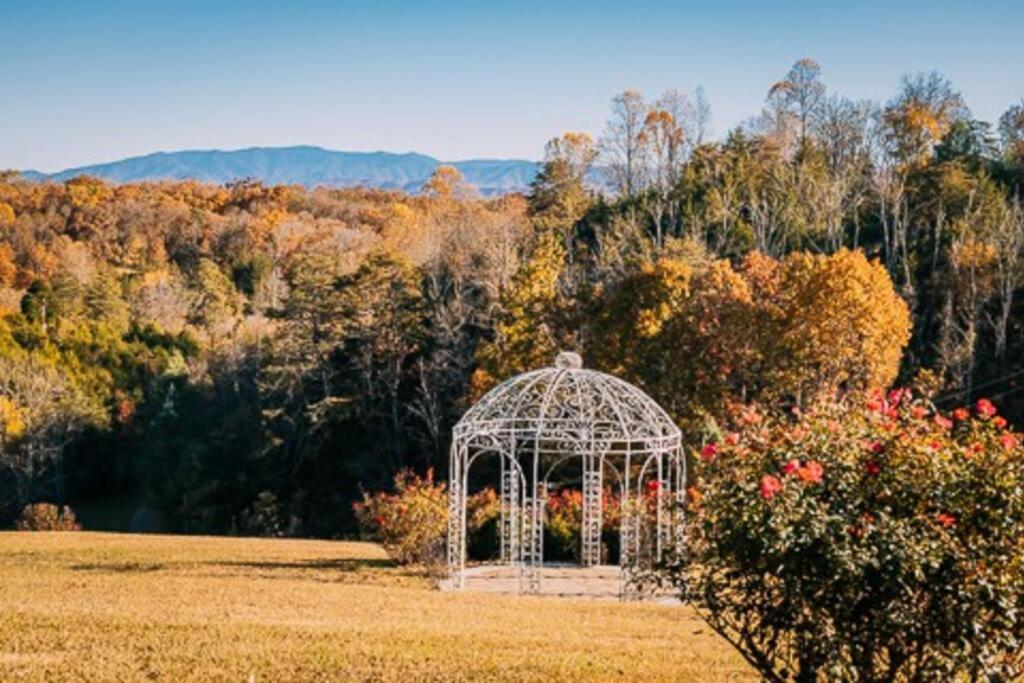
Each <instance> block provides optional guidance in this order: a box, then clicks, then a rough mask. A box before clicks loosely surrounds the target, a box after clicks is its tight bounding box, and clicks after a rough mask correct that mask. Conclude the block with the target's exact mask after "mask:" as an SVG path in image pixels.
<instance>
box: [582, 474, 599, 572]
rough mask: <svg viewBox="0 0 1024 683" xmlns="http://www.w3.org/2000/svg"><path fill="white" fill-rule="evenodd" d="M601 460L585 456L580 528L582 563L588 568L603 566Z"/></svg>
mask: <svg viewBox="0 0 1024 683" xmlns="http://www.w3.org/2000/svg"><path fill="white" fill-rule="evenodd" d="M601 497H602V476H601V458H600V457H598V456H595V455H593V454H587V455H584V456H583V523H582V525H581V527H580V534H581V538H580V562H581V563H582V564H583V565H584V566H586V567H593V566H596V565H599V564H601V526H602V521H603V520H602V515H601V507H602V506H601V503H602V501H601Z"/></svg>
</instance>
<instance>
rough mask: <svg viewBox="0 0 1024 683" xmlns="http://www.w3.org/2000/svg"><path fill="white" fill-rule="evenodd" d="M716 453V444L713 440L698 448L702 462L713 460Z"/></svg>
mask: <svg viewBox="0 0 1024 683" xmlns="http://www.w3.org/2000/svg"><path fill="white" fill-rule="evenodd" d="M716 455H718V444H716V443H715V442H713V441H712V442H711V443H709V444H708V445H707V446H705V447H704V448H702V449H700V459H701V460H703V461H704V462H708V461H709V460H714V459H715V456H716Z"/></svg>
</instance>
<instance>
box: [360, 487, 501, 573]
mask: <svg viewBox="0 0 1024 683" xmlns="http://www.w3.org/2000/svg"><path fill="white" fill-rule="evenodd" d="M394 486H395V491H394V493H385V492H379V493H372V494H371V493H364V494H363V500H362V501H361V502H357V503H355V504H354V505H353V506H352V507H353V509H354V510H355V513H356V519H357V520H358V521H359V526H360V528H361V529H362V531H363V535H364V536H366V537H367V538H371V539H373V540H376V541H379V542H380V543H381V545H383V546H384V550H385V551H387V553H388V555H389V556H390V557H391V558H392V559H393V560H395V562H398V563H399V564H420V565H426V566H428V567H429V566H438V565H440V564H441V563H442V562H443V561H444V554H445V535H446V534H447V531H448V491H447V487H446V486H445V485H444V484H441V483H435V482H434V472H433V470H429V471H428V472H427V475H426V476H425V477H420V476H417V475H416V474H415V473H414V472H412V471H410V470H403V471H401V472H399V473H398V474H397V475H395V479H394ZM499 514H500V513H499V505H498V496H497V494H496V493H495V492H494V490H493V489H484V490H482V491H480V492H478V493H474V494H472V495H470V496H469V497H468V498H467V500H466V534H467V536H468V538H467V543H468V545H469V548H468V552H469V554H470V556H474V557H481V556H482V557H485V558H489V557H492V556H493V555H495V554H497V547H498V523H497V522H498V516H499Z"/></svg>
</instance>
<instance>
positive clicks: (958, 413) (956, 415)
mask: <svg viewBox="0 0 1024 683" xmlns="http://www.w3.org/2000/svg"><path fill="white" fill-rule="evenodd" d="M970 416H971V411H969V410H967V408H957V409H956V410H954V411H953V419H954V420H959V421H960V422H963V421H964V420H966V419H967V418H969V417H970Z"/></svg>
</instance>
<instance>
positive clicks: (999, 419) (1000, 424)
mask: <svg viewBox="0 0 1024 683" xmlns="http://www.w3.org/2000/svg"><path fill="white" fill-rule="evenodd" d="M992 424H994V425H995V426H996V428H998V429H1006V418H1005V417H1003V416H1002V415H997V416H996V419H994V420H992Z"/></svg>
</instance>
